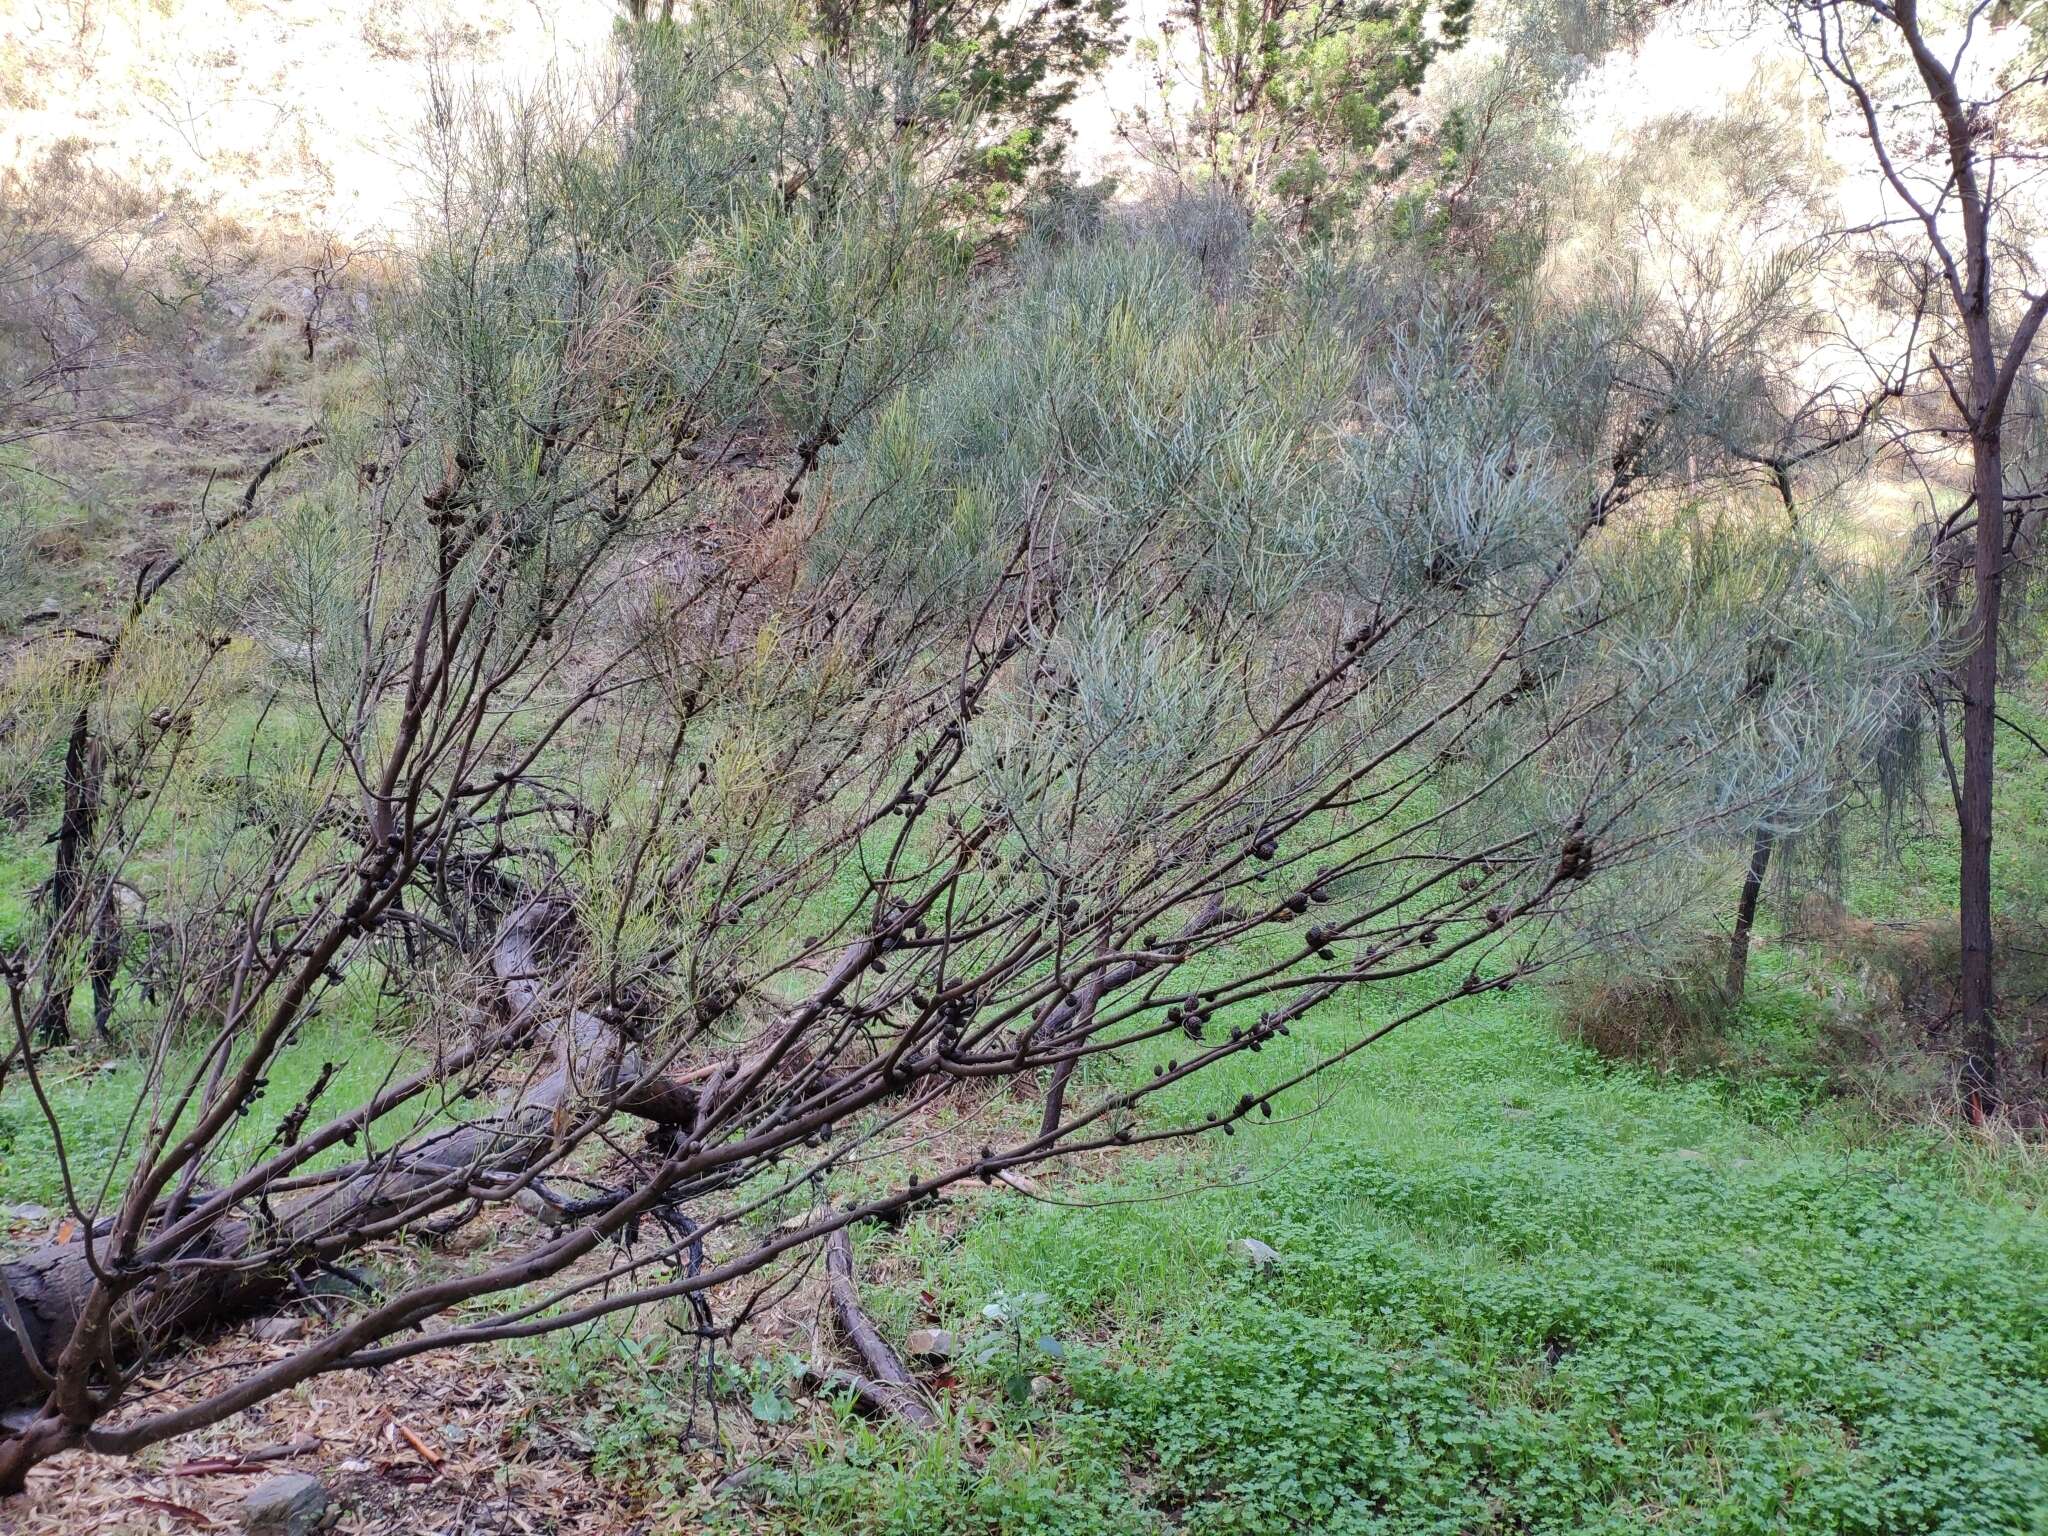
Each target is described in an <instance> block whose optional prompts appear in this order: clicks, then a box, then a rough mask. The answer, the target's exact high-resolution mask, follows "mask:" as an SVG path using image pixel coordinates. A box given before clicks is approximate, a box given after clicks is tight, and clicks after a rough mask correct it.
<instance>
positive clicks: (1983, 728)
mask: <svg viewBox="0 0 2048 1536" xmlns="http://www.w3.org/2000/svg"><path fill="white" fill-rule="evenodd" d="M1972 447H1973V449H1974V451H1975V455H1976V465H1975V470H1974V476H1973V478H1974V481H1975V486H1976V492H1977V548H1976V561H1975V569H1974V573H1973V574H1974V584H1975V588H1976V590H1975V593H1974V603H1973V611H1972V615H1971V635H1970V639H1971V649H1970V654H1969V657H1968V659H1967V660H1965V662H1964V663H1963V675H1962V685H1963V687H1962V693H1963V784H1962V795H1961V797H1960V799H1959V800H1958V803H1957V806H1956V810H1957V815H1958V818H1959V820H1960V822H1961V833H1962V878H1961V889H1960V892H1959V897H1960V902H1959V904H1960V907H1961V938H1962V968H1961V975H1960V977H1959V978H1958V981H1959V998H1958V1000H1959V1002H1960V1005H1961V1014H1962V1041H1963V1051H1964V1060H1963V1090H1964V1092H1965V1093H1966V1094H1967V1095H1968V1104H1969V1111H1970V1116H1971V1118H1972V1119H1975V1120H1981V1119H1983V1118H1984V1117H1986V1116H1987V1115H1991V1114H1994V1113H1996V1112H1997V1109H1998V1103H1999V1070H1998V1067H1999V1063H1998V1019H1997V1016H1996V1014H1995V1012H1994V1011H1993V1010H1994V1005H1995V998H1994V995H1993V970H1992V941H1991V809H1992V793H1991V791H1992V773H1993V766H1992V750H1993V747H1994V745H1995V740H1994V731H1995V728H1996V724H1997V714H1996V711H1997V707H1998V610H1999V605H2000V597H2001V590H2000V589H2001V588H2002V586H2003V584H2004V565H2005V487H2004V473H2005V465H2004V454H2003V452H2002V449H2001V444H2000V441H1999V433H1998V428H1997V425H1996V424H1995V423H1993V424H1990V425H1989V426H1988V428H1980V430H1979V431H1978V432H1977V433H1976V434H1975V435H1974V439H1973V443H1972Z"/></svg>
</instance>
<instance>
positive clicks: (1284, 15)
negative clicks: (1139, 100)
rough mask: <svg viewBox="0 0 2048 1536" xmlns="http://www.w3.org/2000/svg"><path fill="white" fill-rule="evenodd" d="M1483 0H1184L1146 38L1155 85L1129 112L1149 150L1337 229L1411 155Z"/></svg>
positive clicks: (1238, 195) (1170, 165)
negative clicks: (1445, 68) (1426, 93)
mask: <svg viewBox="0 0 2048 1536" xmlns="http://www.w3.org/2000/svg"><path fill="white" fill-rule="evenodd" d="M1473 7H1474V0H1448V3H1447V4H1443V5H1441V6H1439V5H1432V4H1429V3H1427V0H1374V3H1371V4H1366V5H1351V4H1346V3H1344V0H1185V4H1184V5H1183V6H1182V7H1181V8H1180V9H1179V10H1178V12H1177V13H1176V15H1175V16H1174V18H1173V19H1172V20H1171V21H1170V22H1168V23H1166V24H1164V25H1162V26H1161V27H1160V29H1159V32H1160V36H1159V37H1158V38H1156V39H1146V40H1145V41H1144V42H1143V43H1142V45H1141V47H1142V48H1143V50H1144V52H1143V56H1144V57H1146V58H1147V59H1148V61H1149V62H1150V63H1151V64H1152V66H1153V70H1154V79H1155V83H1156V85H1157V88H1158V93H1159V94H1158V99H1157V101H1156V102H1155V103H1153V104H1152V105H1150V106H1144V107H1140V108H1139V109H1138V110H1136V111H1135V112H1134V113H1133V114H1132V116H1131V119H1130V120H1129V121H1128V122H1127V123H1126V124H1125V125H1124V133H1125V137H1126V138H1127V139H1128V140H1129V141H1130V142H1131V143H1132V144H1133V145H1134V147H1136V148H1137V149H1138V151H1139V153H1140V154H1142V155H1144V156H1145V157H1146V158H1147V159H1148V160H1150V161H1151V162H1152V163H1154V164H1156V165H1158V166H1159V167H1160V168H1161V169H1162V170H1165V171H1167V172H1168V173H1169V174H1171V175H1174V176H1176V177H1177V178H1179V179H1181V180H1182V181H1183V182H1186V183H1189V184H1201V185H1209V186H1213V187H1215V188H1218V189H1220V190H1221V191H1223V192H1224V193H1225V194H1226V195H1228V196H1229V197H1230V198H1232V199H1233V200H1234V201H1237V202H1239V203H1243V204H1246V205H1249V206H1254V207H1260V206H1263V207H1265V208H1267V209H1269V210H1271V211H1273V212H1275V213H1277V214H1279V215H1281V216H1282V217H1283V218H1284V219H1285V220H1286V222H1287V223H1288V225H1289V226H1290V227H1291V228H1292V229H1294V230H1296V231H1297V232H1299V233H1304V234H1324V233H1328V232H1329V231H1331V230H1332V229H1334V228H1335V227H1337V226H1338V225H1339V224H1340V223H1342V222H1343V221H1344V220H1346V219H1347V218H1349V217H1350V215H1351V214H1352V213H1354V212H1355V211H1356V210H1357V209H1358V207H1359V206H1360V204H1361V202H1362V201H1363V199H1364V197H1365V195H1366V193H1367V192H1368V191H1369V190H1370V189H1371V188H1372V187H1374V186H1376V185H1379V184H1382V183H1384V182H1385V181H1387V180H1388V179H1390V178H1391V177H1392V176H1393V175H1395V174H1396V173H1397V172H1398V171H1399V170H1400V169H1401V168H1402V167H1403V165H1404V164H1405V157H1404V155H1403V153H1402V130H1403V127H1404V123H1405V119H1406V115H1407V112H1408V109H1409V108H1410V107H1411V106H1412V103H1413V101H1414V97H1415V94H1416V92H1418V91H1419V90H1420V89H1421V87H1422V82H1423V80H1424V78H1425V76H1426V75H1427V74H1428V71H1429V68H1430V65H1431V64H1432V63H1434V62H1435V60H1436V59H1437V58H1438V57H1439V56H1441V55H1442V54H1443V53H1445V52H1446V51H1448V50H1450V49H1455V48H1457V47H1459V46H1460V45H1461V44H1462V43H1464V41H1465V39H1466V38H1467V37H1468V36H1469V35H1470V32H1471V27H1472V14H1473Z"/></svg>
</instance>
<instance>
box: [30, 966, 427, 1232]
mask: <svg viewBox="0 0 2048 1536" xmlns="http://www.w3.org/2000/svg"><path fill="white" fill-rule="evenodd" d="M346 997H347V994H343V997H342V998H340V999H337V1000H336V1003H335V1004H334V1006H333V1007H332V1008H331V1009H330V1011H329V1013H328V1014H327V1015H326V1016H325V1017H323V1018H322V1019H320V1020H318V1021H317V1022H315V1023H313V1024H311V1025H308V1026H307V1027H306V1028H305V1029H304V1030H302V1031H301V1032H300V1034H299V1036H298V1038H297V1039H296V1040H295V1041H294V1042H293V1043H292V1044H291V1045H290V1046H289V1047H288V1048H287V1049H285V1050H283V1051H281V1052H280V1053H279V1054H278V1056H277V1059H276V1063H275V1065H274V1066H273V1068H272V1069H271V1072H270V1076H269V1083H268V1086H267V1087H266V1088H265V1089H264V1092H263V1095H262V1097H261V1098H260V1099H258V1100H257V1102H256V1107H255V1108H254V1109H253V1110H251V1111H250V1113H249V1114H248V1115H247V1116H246V1117H245V1118H244V1120H243V1121H242V1124H241V1125H240V1126H239V1127H238V1128H237V1129H236V1131H235V1132H234V1133H233V1135H232V1136H231V1137H229V1139H228V1140H227V1142H226V1143H225V1146H224V1150H223V1153H222V1158H223V1165H224V1166H225V1167H227V1168H230V1169H234V1168H239V1167H241V1166H244V1165H246V1164H247V1163H248V1162H250V1161H252V1160H254V1158H256V1157H257V1156H259V1155H260V1154H261V1153H262V1152H263V1150H264V1149H265V1148H266V1147H268V1146H270V1145H271V1144H272V1139H273V1137H274V1135H275V1133H276V1130H277V1127H278V1124H279V1122H281V1121H282V1120H283V1119H284V1117H285V1116H286V1115H287V1114H289V1113H290V1112H291V1111H292V1109H293V1107H294V1106H295V1105H297V1104H298V1103H299V1102H300V1101H301V1100H303V1099H304V1098H305V1097H306V1095H307V1094H308V1093H310V1092H311V1091H312V1089H313V1085H314V1084H315V1082H316V1081H318V1080H319V1078H320V1076H321V1074H322V1072H323V1071H324V1070H325V1069H326V1067H327V1066H328V1064H330V1063H332V1064H333V1068H334V1070H333V1074H332V1076H331V1077H329V1079H328V1081H327V1085H326V1087H325V1088H324V1089H323V1090H322V1093H321V1096H320V1099H319V1101H318V1103H317V1104H316V1105H315V1106H314V1114H313V1122H314V1123H315V1124H317V1123H318V1122H319V1118H320V1111H321V1110H322V1109H323V1108H324V1109H326V1110H327V1111H328V1112H329V1113H332V1112H334V1111H335V1110H336V1109H339V1108H342V1107H347V1106H353V1105H356V1104H360V1103H362V1102H363V1101H364V1100H365V1099H367V1098H369V1097H370V1096H371V1095H373V1094H374V1093H375V1092H376V1091H377V1089H378V1088H379V1087H380V1086H381V1085H382V1084H383V1083H384V1081H385V1079H386V1078H387V1076H388V1075H389V1074H390V1073H391V1071H392V1069H393V1067H394V1066H395V1065H397V1064H398V1063H399V1062H400V1061H401V1059H402V1051H401V1048H400V1046H399V1045H398V1044H397V1043H396V1042H394V1041H393V1040H391V1039H389V1038H387V1037H386V1036H385V1035H384V1034H382V1033H380V1032H379V1030H378V1028H377V1027H376V1024H375V1021H374V1018H373V1011H372V1010H371V1009H370V1008H369V1007H367V1006H356V1005H353V1004H351V1003H349V1002H348V1001H346ZM39 1067H40V1071H41V1073H42V1079H43V1087H44V1089H45V1091H46V1092H47V1093H48V1095H49V1099H50V1104H51V1106H52V1108H54V1110H55V1111H56V1114H57V1118H58V1121H59V1123H60V1124H61V1125H62V1126H63V1128H64V1160H65V1161H67V1162H68V1163H69V1165H70V1170H71V1179H72V1185H73V1188H74V1189H76V1191H77V1192H78V1194H79V1196H80V1198H81V1199H82V1200H83V1201H84V1202H85V1204H86V1205H87V1206H88V1207H91V1206H92V1205H93V1203H94V1201H95V1199H96V1198H97V1197H98V1196H99V1194H100V1193H101V1189H102V1186H103V1185H104V1184H105V1183H106V1182H107V1181H108V1180H109V1179H110V1178H111V1179H114V1180H116V1181H117V1182H116V1183H115V1184H114V1185H113V1187H114V1189H115V1190H116V1191H117V1192H118V1189H119V1184H118V1179H119V1178H120V1177H121V1176H123V1175H125V1174H126V1172H127V1170H128V1169H129V1168H130V1167H131V1166H132V1165H133V1163H134V1159H135V1154H136V1147H137V1142H138V1141H139V1139H140V1138H141V1137H142V1136H144V1135H145V1134H146V1133H147V1131H148V1116H149V1113H150V1107H151V1104H152V1102H153V1096H152V1095H149V1094H148V1093H147V1092H146V1088H147V1081H146V1063H145V1062H144V1061H143V1060H142V1059H140V1058H138V1057H133V1056H117V1057H113V1058H111V1059H108V1060H105V1061H101V1060H98V1059H96V1056H95V1053H93V1052H91V1051H89V1050H86V1049H74V1050H68V1051H51V1052H45V1053H43V1055H42V1056H41V1057H40V1059H39ZM192 1067H193V1062H192V1060H191V1059H190V1057H189V1056H185V1055H181V1056H180V1057H178V1058H176V1059H174V1060H173V1061H172V1062H171V1063H169V1064H168V1066H167V1068H166V1070H165V1071H164V1073H163V1074H162V1076H163V1081H164V1082H166V1083H170V1084H175V1085H177V1086H179V1087H182V1086H183V1084H184V1082H185V1080H186V1078H187V1077H188V1076H189V1075H190V1073H191V1071H192ZM138 1102H140V1103H141V1104H142V1105H143V1107H142V1109H141V1111H140V1113H138V1112H137V1105H138ZM413 1118H414V1115H413V1114H412V1113H409V1112H407V1111H404V1110H400V1111H395V1112H394V1113H393V1115H392V1116H389V1117H387V1119H388V1120H390V1121H393V1122H397V1123H402V1124H405V1125H408V1126H409V1125H410V1124H411V1123H412V1120H413ZM379 1123H380V1124H384V1123H385V1122H379ZM380 1144H382V1143H381V1142H380ZM359 1156H361V1150H360V1148H357V1149H355V1150H351V1149H350V1148H348V1147H345V1146H343V1147H335V1148H330V1149H329V1150H328V1151H326V1152H324V1153H321V1154H319V1155H318V1156H317V1157H315V1158H314V1159H312V1161H311V1162H310V1163H309V1164H308V1170H309V1171H316V1170H318V1169H320V1168H324V1167H330V1166H333V1165H334V1164H336V1163H339V1162H344V1161H347V1160H348V1159H350V1158H353V1157H359ZM0 1190H4V1191H5V1192H6V1198H7V1200H8V1202H9V1203H17V1202H29V1203H33V1204H37V1205H45V1206H49V1207H51V1208H52V1209H61V1208H62V1207H63V1205H64V1202H65V1197H64V1181H63V1169H62V1166H61V1164H60V1162H59V1159H58V1156H57V1144H56V1141H55V1139H54V1138H53V1137H52V1136H51V1134H50V1128H49V1124H48V1122H47V1120H46V1119H45V1117H44V1115H43V1113H42V1111H41V1109H40V1108H39V1107H38V1105H37V1103H36V1100H35V1097H34V1094H33V1091H32V1090H31V1087H30V1085H29V1083H28V1082H27V1081H26V1079H25V1078H24V1077H23V1075H22V1074H21V1073H19V1072H16V1073H13V1074H10V1076H9V1078H8V1081H7V1087H6V1091H5V1092H4V1093H0Z"/></svg>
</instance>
